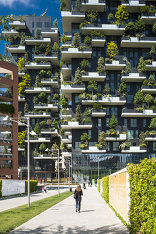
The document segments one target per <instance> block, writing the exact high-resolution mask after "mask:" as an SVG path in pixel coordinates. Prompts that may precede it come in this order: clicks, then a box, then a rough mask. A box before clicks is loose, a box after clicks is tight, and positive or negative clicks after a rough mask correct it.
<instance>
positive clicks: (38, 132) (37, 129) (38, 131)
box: [34, 123, 41, 135]
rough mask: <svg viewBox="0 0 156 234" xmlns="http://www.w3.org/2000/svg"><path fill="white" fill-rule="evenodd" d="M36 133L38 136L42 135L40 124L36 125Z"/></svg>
mask: <svg viewBox="0 0 156 234" xmlns="http://www.w3.org/2000/svg"><path fill="white" fill-rule="evenodd" d="M34 132H35V133H36V134H37V135H39V134H40V132H41V128H40V125H39V123H36V125H35V128H34Z"/></svg>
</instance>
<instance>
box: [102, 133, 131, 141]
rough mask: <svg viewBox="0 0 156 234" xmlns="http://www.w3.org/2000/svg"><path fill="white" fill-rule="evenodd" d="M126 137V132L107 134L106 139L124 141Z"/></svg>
mask: <svg viewBox="0 0 156 234" xmlns="http://www.w3.org/2000/svg"><path fill="white" fill-rule="evenodd" d="M126 139H127V134H122V133H121V134H119V135H118V136H108V135H107V137H106V141H125V140H126Z"/></svg>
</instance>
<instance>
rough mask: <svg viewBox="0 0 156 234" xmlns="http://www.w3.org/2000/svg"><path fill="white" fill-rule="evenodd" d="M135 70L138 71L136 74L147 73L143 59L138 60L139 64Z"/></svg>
mask: <svg viewBox="0 0 156 234" xmlns="http://www.w3.org/2000/svg"><path fill="white" fill-rule="evenodd" d="M137 69H138V72H146V71H147V68H146V62H145V60H144V58H143V57H141V58H140V59H139V63H138V66H137Z"/></svg>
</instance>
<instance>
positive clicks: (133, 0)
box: [121, 0, 145, 12]
mask: <svg viewBox="0 0 156 234" xmlns="http://www.w3.org/2000/svg"><path fill="white" fill-rule="evenodd" d="M121 5H123V6H126V8H127V10H128V11H129V12H139V11H140V7H143V6H145V1H144V0H122V1H121Z"/></svg>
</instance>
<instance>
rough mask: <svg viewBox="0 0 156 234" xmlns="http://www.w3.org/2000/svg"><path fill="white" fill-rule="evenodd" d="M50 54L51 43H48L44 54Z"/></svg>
mask: <svg viewBox="0 0 156 234" xmlns="http://www.w3.org/2000/svg"><path fill="white" fill-rule="evenodd" d="M50 54H51V44H50V43H48V45H47V48H46V51H45V56H47V55H50Z"/></svg>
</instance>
